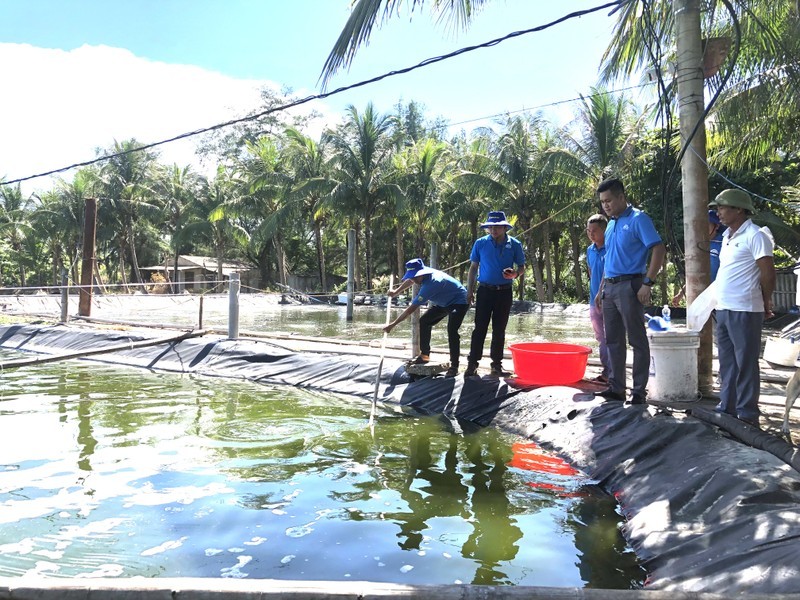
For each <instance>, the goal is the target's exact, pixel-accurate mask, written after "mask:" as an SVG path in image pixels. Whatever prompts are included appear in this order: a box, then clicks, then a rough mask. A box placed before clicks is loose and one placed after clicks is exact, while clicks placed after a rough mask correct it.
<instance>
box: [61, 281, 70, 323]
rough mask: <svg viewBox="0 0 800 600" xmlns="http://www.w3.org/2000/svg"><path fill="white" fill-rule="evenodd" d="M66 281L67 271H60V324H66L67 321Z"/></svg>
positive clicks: (67, 297)
mask: <svg viewBox="0 0 800 600" xmlns="http://www.w3.org/2000/svg"><path fill="white" fill-rule="evenodd" d="M68 281H69V280H68V279H67V270H66V269H64V268H62V269H61V322H62V323H66V322H67V321H69V287H68V286H67V283H68Z"/></svg>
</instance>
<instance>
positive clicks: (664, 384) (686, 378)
mask: <svg viewBox="0 0 800 600" xmlns="http://www.w3.org/2000/svg"><path fill="white" fill-rule="evenodd" d="M647 337H648V339H649V341H650V379H649V381H648V383H647V392H648V396H649V398H650V399H651V400H658V401H661V402H694V401H696V400H697V399H698V394H697V350H698V349H699V348H700V333H699V332H697V331H691V330H688V329H686V328H684V327H680V326H678V327H672V328H670V329H668V330H667V331H652V330H648V332H647Z"/></svg>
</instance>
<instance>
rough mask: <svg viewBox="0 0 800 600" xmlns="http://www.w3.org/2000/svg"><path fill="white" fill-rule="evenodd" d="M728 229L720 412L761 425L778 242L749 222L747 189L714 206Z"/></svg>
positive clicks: (721, 305) (720, 325)
mask: <svg viewBox="0 0 800 600" xmlns="http://www.w3.org/2000/svg"><path fill="white" fill-rule="evenodd" d="M708 206H709V208H714V209H716V211H717V214H718V215H719V220H720V222H721V223H722V225H724V226H726V227H727V228H728V230H727V231H726V232H725V233H724V235H723V238H722V248H721V250H720V254H719V263H720V264H719V272H718V273H717V279H716V285H717V348H718V351H719V374H720V379H721V380H722V385H721V388H720V394H719V398H720V401H719V404H718V405H717V411H719V412H724V413H727V414H729V415H733V416H735V417H737V418H738V419H740V420H742V421H745V422H746V423H750V424H751V425H755V426H758V417H759V414H760V411H759V409H758V398H759V393H760V388H761V382H760V376H759V369H758V357H759V355H760V353H761V328H762V326H763V324H764V317H765V316H767V317H769V316H772V292H773V291H774V290H775V264H774V262H773V258H772V250H773V246H774V243H773V241H772V237H771V235H770V234H769V230H768V229H760V228H759V227H758V226H757V225H755V224H754V223H753V222H752V221H751V220H750V215H752V214H753V213H754V212H755V209H754V208H753V202H752V200H751V199H750V195H749V194H748V193H747V192H744V191H743V190H737V189H731V190H724V191H722V192H720V194H719V195H718V196H717V197H716V198H715V199H714V201H713V202H710V203H709V205H708Z"/></svg>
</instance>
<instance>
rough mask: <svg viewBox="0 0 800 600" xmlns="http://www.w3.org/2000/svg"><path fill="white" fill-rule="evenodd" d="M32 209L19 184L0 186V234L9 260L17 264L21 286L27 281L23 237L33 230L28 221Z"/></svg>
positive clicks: (31, 202) (30, 201)
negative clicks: (3, 239) (6, 246)
mask: <svg viewBox="0 0 800 600" xmlns="http://www.w3.org/2000/svg"><path fill="white" fill-rule="evenodd" d="M32 210H33V200H32V198H31V197H30V196H25V194H23V193H22V187H21V186H20V184H17V185H15V186H10V185H2V186H0V234H2V235H3V237H5V238H6V240H7V241H8V246H9V248H10V250H11V260H12V262H14V263H16V264H17V269H18V274H19V280H18V281H19V285H20V286H21V287H25V286H26V281H27V279H26V271H25V265H26V262H27V261H26V255H25V252H24V250H25V238H26V237H28V236H30V235H31V233H32V232H33V229H32V227H31V222H30V216H31V212H32ZM0 284H2V281H1V280H0Z"/></svg>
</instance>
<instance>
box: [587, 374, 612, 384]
mask: <svg viewBox="0 0 800 600" xmlns="http://www.w3.org/2000/svg"><path fill="white" fill-rule="evenodd" d="M589 381H594V382H595V383H608V377H606V376H605V375H598V376H597V377H592V378H591V379H590V380H589Z"/></svg>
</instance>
